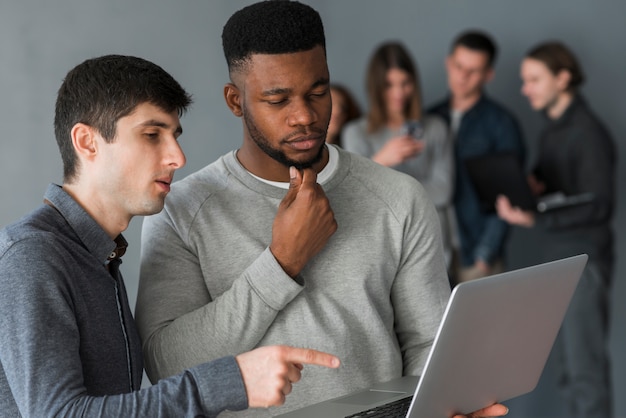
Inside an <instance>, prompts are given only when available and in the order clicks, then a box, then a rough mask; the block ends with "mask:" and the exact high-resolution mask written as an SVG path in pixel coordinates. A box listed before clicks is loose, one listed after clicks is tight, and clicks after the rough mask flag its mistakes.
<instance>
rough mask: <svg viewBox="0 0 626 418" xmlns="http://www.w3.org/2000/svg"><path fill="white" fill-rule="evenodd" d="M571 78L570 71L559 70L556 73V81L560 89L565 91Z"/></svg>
mask: <svg viewBox="0 0 626 418" xmlns="http://www.w3.org/2000/svg"><path fill="white" fill-rule="evenodd" d="M571 79H572V73H570V72H569V71H568V70H561V71H559V72H558V74H557V75H556V83H557V86H558V88H559V90H561V91H565V90H567V89H568V88H569V83H570V80H571Z"/></svg>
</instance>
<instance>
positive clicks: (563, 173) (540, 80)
mask: <svg viewBox="0 0 626 418" xmlns="http://www.w3.org/2000/svg"><path fill="white" fill-rule="evenodd" d="M521 76H522V81H523V86H522V93H523V94H524V95H525V96H526V97H527V98H528V101H529V103H530V105H531V107H532V108H533V109H534V110H537V111H540V112H542V113H543V114H544V115H545V117H546V127H545V129H544V130H543V132H542V133H541V136H540V139H539V155H538V158H537V162H536V164H535V167H534V169H533V171H532V174H531V175H530V176H529V184H530V186H531V189H532V190H534V191H535V193H536V194H537V195H542V194H546V193H555V192H561V193H565V194H566V195H579V194H583V193H589V194H591V195H592V196H593V200H591V201H590V202H589V203H585V204H581V205H576V206H571V207H568V208H563V209H559V210H555V211H550V212H545V213H542V214H534V213H532V212H526V211H523V210H521V209H519V208H514V207H511V204H510V202H509V200H508V199H507V198H506V197H500V198H499V199H498V202H497V209H498V214H499V215H500V216H501V217H502V218H503V219H505V220H506V221H508V222H510V223H512V224H515V225H521V226H525V227H532V226H533V225H535V224H536V225H537V226H539V227H541V228H542V229H543V230H544V234H543V235H542V243H541V247H542V252H543V256H544V261H552V260H555V259H559V258H564V257H569V256H573V255H577V254H581V253H586V254H588V255H589V261H588V263H587V266H586V268H585V270H584V272H583V275H582V278H581V282H580V284H579V286H578V290H577V291H576V293H575V295H574V298H573V299H572V302H571V306H570V309H569V311H568V314H567V316H566V317H565V320H564V322H563V326H562V327H561V333H560V341H559V342H560V344H557V345H556V347H557V348H556V349H557V353H558V354H559V356H557V358H559V359H560V360H561V363H560V367H561V369H562V374H563V378H562V379H560V380H559V382H560V383H561V384H562V386H563V388H564V389H565V391H566V394H567V399H568V407H569V415H568V416H570V417H575V418H582V417H585V418H596V417H597V418H600V417H610V416H611V409H612V405H611V398H612V396H611V377H610V374H611V369H610V364H609V347H608V340H609V316H610V315H609V314H610V305H609V300H610V287H611V282H612V271H613V257H614V254H613V232H612V227H611V222H612V218H613V210H614V207H615V164H616V161H615V155H616V152H615V144H614V142H613V139H612V138H611V135H610V133H609V131H608V130H607V129H606V127H605V126H604V124H603V123H602V121H600V120H599V119H598V118H597V116H596V115H595V114H594V113H593V112H592V111H591V109H590V108H589V106H588V105H587V102H586V100H585V99H584V98H583V96H582V95H581V94H580V93H579V91H578V89H579V86H580V85H582V84H583V82H584V75H583V72H582V69H581V67H580V65H579V64H578V60H577V59H576V56H575V55H574V54H573V53H572V52H571V51H570V50H569V48H567V47H566V46H565V45H564V44H562V43H561V42H546V43H542V44H539V45H537V46H536V47H534V48H533V49H531V50H530V51H529V52H528V53H527V54H526V57H525V58H524V60H523V61H522V65H521ZM559 349H560V350H559Z"/></svg>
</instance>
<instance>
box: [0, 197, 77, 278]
mask: <svg viewBox="0 0 626 418" xmlns="http://www.w3.org/2000/svg"><path fill="white" fill-rule="evenodd" d="M46 209H47V208H39V209H37V210H35V211H33V212H32V213H30V214H28V215H26V216H24V217H23V218H21V219H20V220H18V221H16V222H14V223H12V224H10V225H7V226H5V227H4V228H2V230H0V266H1V267H0V270H2V271H3V273H4V274H2V276H3V277H6V276H8V274H7V272H8V270H13V271H14V270H15V269H17V270H19V271H20V272H22V273H23V275H24V276H25V275H26V274H25V273H26V271H27V270H32V269H37V268H39V267H38V266H40V265H41V264H42V263H44V264H50V263H52V264H56V265H58V266H60V267H62V266H63V263H66V262H67V261H66V260H68V259H69V258H70V252H69V251H68V250H67V246H68V245H70V244H68V242H74V241H71V240H70V241H68V239H67V237H66V236H65V235H64V234H63V232H62V231H61V230H60V229H58V228H56V227H55V225H54V222H49V221H48V220H47V219H46V218H45V217H42V216H41V215H40V214H41V212H45V211H46ZM50 210H53V209H50Z"/></svg>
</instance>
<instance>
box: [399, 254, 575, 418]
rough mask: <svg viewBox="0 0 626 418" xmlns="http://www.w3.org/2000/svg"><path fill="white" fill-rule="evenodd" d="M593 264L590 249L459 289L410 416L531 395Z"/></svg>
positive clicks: (462, 409) (447, 413)
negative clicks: (589, 262) (584, 275)
mask: <svg viewBox="0 0 626 418" xmlns="http://www.w3.org/2000/svg"><path fill="white" fill-rule="evenodd" d="M586 263H587V255H585V254H583V255H579V256H575V257H571V258H566V259H563V260H557V261H553V262H550V263H545V264H540V265H537V266H531V267H527V268H524V269H520V270H515V271H510V272H506V273H502V274H498V275H494V276H490V277H485V278H482V279H478V280H474V281H470V282H465V283H461V284H459V285H458V286H456V287H455V288H454V290H453V292H452V295H451V297H450V301H449V303H448V307H447V309H446V312H445V314H444V318H443V320H442V322H441V325H440V328H439V331H438V333H437V336H436V338H435V341H434V343H433V347H432V349H431V352H430V355H429V358H428V360H427V362H426V365H425V367H424V371H423V373H422V377H421V379H420V381H419V383H418V386H417V389H416V393H415V396H414V398H413V403H412V405H411V409H410V410H409V415H408V416H409V417H410V418H417V417H433V418H435V417H442V418H443V417H449V416H452V415H454V413H459V412H460V413H469V412H472V411H475V410H478V409H480V408H483V407H485V406H487V405H491V404H493V403H495V402H502V401H505V400H507V399H511V398H513V397H516V396H520V395H523V394H525V393H528V392H531V391H532V390H533V389H534V388H535V387H536V385H537V383H538V381H539V377H540V376H541V373H542V372H543V368H544V366H545V363H546V360H547V359H548V355H549V354H550V351H551V349H552V345H553V344H554V341H555V339H556V336H557V334H558V331H559V329H560V327H561V323H562V321H563V318H564V316H565V313H566V311H567V308H568V306H569V303H570V300H571V298H572V296H573V294H574V291H575V290H576V286H577V285H578V281H579V280H580V276H581V274H582V271H583V269H584V267H585V265H586Z"/></svg>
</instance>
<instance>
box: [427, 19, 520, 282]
mask: <svg viewBox="0 0 626 418" xmlns="http://www.w3.org/2000/svg"><path fill="white" fill-rule="evenodd" d="M497 52H498V51H497V46H496V44H495V41H494V40H493V39H492V38H491V36H490V35H488V34H487V33H485V32H482V31H476V30H471V31H466V32H462V33H461V34H459V35H458V36H457V37H456V39H455V40H454V41H453V43H452V47H451V49H450V53H449V55H448V57H447V59H446V62H445V65H446V71H447V74H448V89H449V95H448V97H447V98H445V99H444V100H442V101H441V102H439V103H438V104H436V105H435V106H434V107H432V108H431V109H430V111H429V113H432V114H436V115H439V116H441V117H443V119H444V120H445V121H446V122H447V124H448V126H449V127H450V131H451V134H452V135H451V136H452V138H453V143H454V145H453V146H454V156H455V158H454V160H455V164H456V165H455V173H456V179H455V184H454V197H453V203H454V209H455V213H456V227H455V230H456V231H458V232H456V231H455V235H454V236H455V237H456V236H458V239H459V241H460V242H459V244H460V248H459V249H460V251H459V254H458V257H455V262H458V264H459V266H458V268H457V269H455V270H456V271H455V274H454V276H455V277H454V278H455V280H456V281H461V282H462V281H467V280H472V279H476V278H479V277H483V276H488V275H491V274H496V273H501V272H502V271H504V250H505V245H506V238H507V235H508V230H509V228H508V225H507V223H506V222H504V221H502V220H501V219H499V218H498V215H497V214H496V213H495V211H493V210H492V211H490V212H489V211H485V210H483V207H482V205H481V201H480V199H479V197H478V195H477V193H476V191H475V189H474V185H473V184H472V181H471V179H470V177H469V174H468V172H467V168H466V167H465V160H467V159H470V158H473V157H479V156H483V155H487V154H491V153H500V152H513V153H515V155H517V156H518V157H519V160H520V163H521V164H523V161H524V155H525V146H524V142H523V139H522V133H521V130H520V128H519V124H518V122H517V119H516V118H515V117H514V116H513V114H512V113H511V112H509V111H508V110H507V109H506V108H505V107H504V106H502V105H501V104H499V103H497V102H495V101H494V100H493V99H491V98H490V97H488V96H487V94H486V93H485V85H486V84H487V83H489V82H490V81H491V80H493V78H494V76H495V69H494V64H495V60H496V57H497ZM494 174H495V175H497V174H496V173H494Z"/></svg>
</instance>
